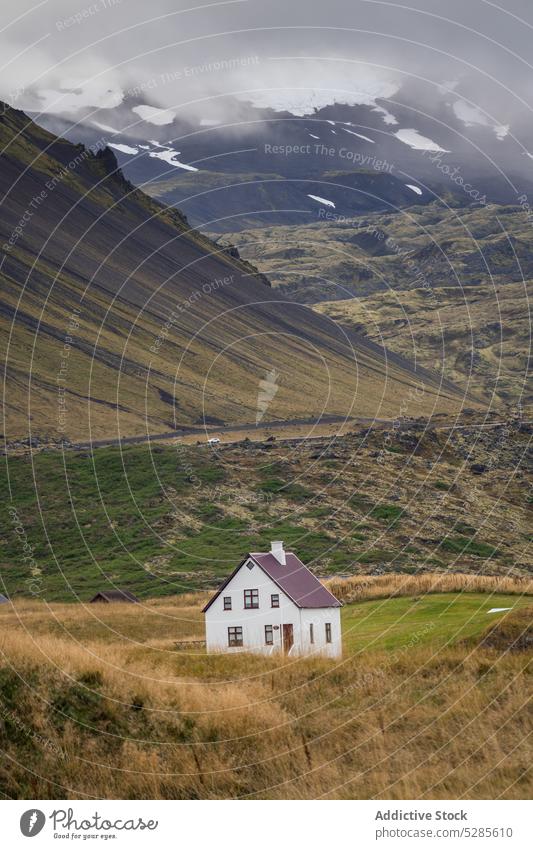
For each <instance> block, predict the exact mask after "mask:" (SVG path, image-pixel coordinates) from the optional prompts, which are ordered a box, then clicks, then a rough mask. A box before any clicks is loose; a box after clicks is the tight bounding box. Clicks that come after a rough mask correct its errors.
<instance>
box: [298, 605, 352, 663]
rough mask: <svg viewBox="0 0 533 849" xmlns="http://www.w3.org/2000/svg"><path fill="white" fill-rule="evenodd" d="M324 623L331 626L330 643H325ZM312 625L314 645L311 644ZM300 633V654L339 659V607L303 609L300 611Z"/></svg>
mask: <svg viewBox="0 0 533 849" xmlns="http://www.w3.org/2000/svg"><path fill="white" fill-rule="evenodd" d="M326 622H329V623H330V625H331V643H327V642H326ZM311 624H312V625H313V636H314V640H315V641H314V643H313V644H312V643H311V629H310V627H309V626H310V625H311ZM300 632H301V635H302V637H301V640H302V647H301V652H302V654H320V655H327V656H328V657H341V655H342V632H341V611H340V608H339V607H317V608H312V607H303V608H302V609H301V610H300Z"/></svg>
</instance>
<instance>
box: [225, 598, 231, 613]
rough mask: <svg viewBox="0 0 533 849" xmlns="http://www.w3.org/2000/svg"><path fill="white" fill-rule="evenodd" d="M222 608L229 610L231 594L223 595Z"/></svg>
mask: <svg viewBox="0 0 533 849" xmlns="http://www.w3.org/2000/svg"><path fill="white" fill-rule="evenodd" d="M224 610H231V596H230V595H225V596H224Z"/></svg>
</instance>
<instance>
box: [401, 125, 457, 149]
mask: <svg viewBox="0 0 533 849" xmlns="http://www.w3.org/2000/svg"><path fill="white" fill-rule="evenodd" d="M394 135H395V136H396V138H397V139H398V140H399V141H401V142H403V144H406V145H408V147H411V148H412V149H413V150H432V151H435V152H436V153H439V152H442V153H449V152H450V151H449V150H446V149H445V148H444V147H441V146H440V145H439V144H437V142H434V141H432V140H431V139H428V137H427V136H423V135H422V134H421V133H419V132H418V130H414V129H412V128H410V129H406V130H396V132H395V133H394Z"/></svg>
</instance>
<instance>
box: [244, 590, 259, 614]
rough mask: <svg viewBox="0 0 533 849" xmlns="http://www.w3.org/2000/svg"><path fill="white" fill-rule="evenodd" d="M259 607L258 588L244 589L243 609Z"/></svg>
mask: <svg viewBox="0 0 533 849" xmlns="http://www.w3.org/2000/svg"><path fill="white" fill-rule="evenodd" d="M257 607H259V590H245V591H244V609H245V610H251V609H252V608H257Z"/></svg>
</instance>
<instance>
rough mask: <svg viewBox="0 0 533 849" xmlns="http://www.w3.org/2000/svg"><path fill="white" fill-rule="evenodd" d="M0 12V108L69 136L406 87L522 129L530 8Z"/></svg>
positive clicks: (49, 5) (379, 4)
mask: <svg viewBox="0 0 533 849" xmlns="http://www.w3.org/2000/svg"><path fill="white" fill-rule="evenodd" d="M3 9H4V20H5V21H6V22H7V23H6V24H5V26H4V28H3V31H2V33H1V34H0V48H1V52H2V57H3V63H2V64H3V70H2V79H1V84H0V96H1V97H2V98H4V99H5V100H7V101H8V102H10V103H12V105H14V106H17V107H19V108H21V109H25V110H34V111H35V112H37V113H39V112H44V113H46V114H52V115H62V116H64V117H67V118H68V119H69V120H72V121H74V122H75V121H78V120H80V119H83V118H86V117H87V116H88V115H89V114H90V113H91V111H92V110H93V109H101V108H113V107H118V106H120V104H122V103H123V102H124V101H125V100H127V99H128V97H132V96H134V97H137V98H139V99H140V101H144V102H140V103H138V104H137V105H138V106H143V105H144V106H152V107H159V108H163V109H165V110H169V111H168V113H167V115H166V117H168V119H169V120H170V119H171V118H172V116H175V117H179V118H180V119H183V118H184V117H193V118H195V119H198V120H200V119H202V118H203V119H204V120H206V119H207V120H213V121H214V120H226V121H231V120H234V119H236V120H239V119H240V117H241V114H242V113H241V111H240V110H239V106H238V102H237V103H236V102H235V101H236V100H237V101H243V100H250V101H251V102H252V103H254V104H255V105H257V106H262V107H264V106H270V107H273V108H275V109H278V110H279V109H283V108H284V109H288V110H289V111H291V112H293V113H295V114H303V113H308V112H309V111H312V108H313V107H314V106H316V107H321V106H325V105H327V104H329V103H332V102H334V101H337V102H346V103H352V104H353V103H357V104H362V103H371V102H373V101H374V99H375V98H376V97H388V98H394V96H395V95H398V94H399V93H401V92H404V91H405V90H406V88H407V90H412V89H413V87H416V93H417V103H418V108H419V109H420V110H422V111H424V110H425V109H426V108H427V107H428V106H434V103H435V98H437V99H440V98H442V97H446V98H448V99H450V100H451V101H452V102H453V103H454V104H456V105H455V108H456V110H457V112H458V114H459V115H460V116H461V117H462V119H463V120H464V122H465V125H466V127H467V128H468V126H476V125H479V124H490V125H493V126H495V127H506V126H507V125H510V128H511V131H512V132H513V133H516V134H517V136H520V133H521V132H523V131H524V130H525V128H526V127H527V126H528V124H529V123H530V117H531V116H530V112H531V108H532V105H533V104H532V82H533V71H532V67H531V64H530V62H529V61H528V57H529V47H530V43H531V36H532V26H533V9H532V8H531V4H530V3H528V2H527V0H510V2H506V3H505V8H503V7H501V6H498V5H497V4H495V3H490V2H485V0H472V1H471V2H469V3H464V2H459V0H450V2H448V3H447V4H446V6H445V7H443V6H442V4H441V3H438V2H436V0H413V2H412V4H411V6H407V5H404V4H401V3H399V2H396V0H391V1H390V2H386V1H385V0H372V2H369V1H368V0H355V2H353V0H331V2H328V3H327V4H326V3H313V4H311V3H308V2H306V0H293V2H291V3H286V2H281V0H272V2H269V3H261V2H258V0H224V1H223V2H220V3H210V4H205V3H198V2H197V3H194V2H191V0H187V2H184V0H178V2H177V3H176V2H171V0H156V2H155V3H151V4H150V5H149V6H147V5H146V4H145V3H142V2H139V0H96V2H94V3H86V4H84V3H83V2H77V3H74V4H73V3H72V2H70V0H48V2H41V3H39V4H36V5H35V4H33V3H30V2H28V0H23V2H22V3H20V2H17V3H15V2H14V0H7V2H6V3H4V4H3ZM30 45H31V47H29V46H30ZM141 114H143V110H141V112H140V113H139V110H138V109H137V111H136V112H131V114H130V115H129V119H130V121H131V122H132V123H134V122H136V121H138V120H139V118H140V117H141ZM146 114H147V113H146V110H145V111H144V115H145V116H146ZM153 114H155V113H153ZM164 121H165V115H164V114H163V113H160V114H159V115H158V116H156V120H155V123H156V124H157V123H159V124H161V123H163V122H164Z"/></svg>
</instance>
